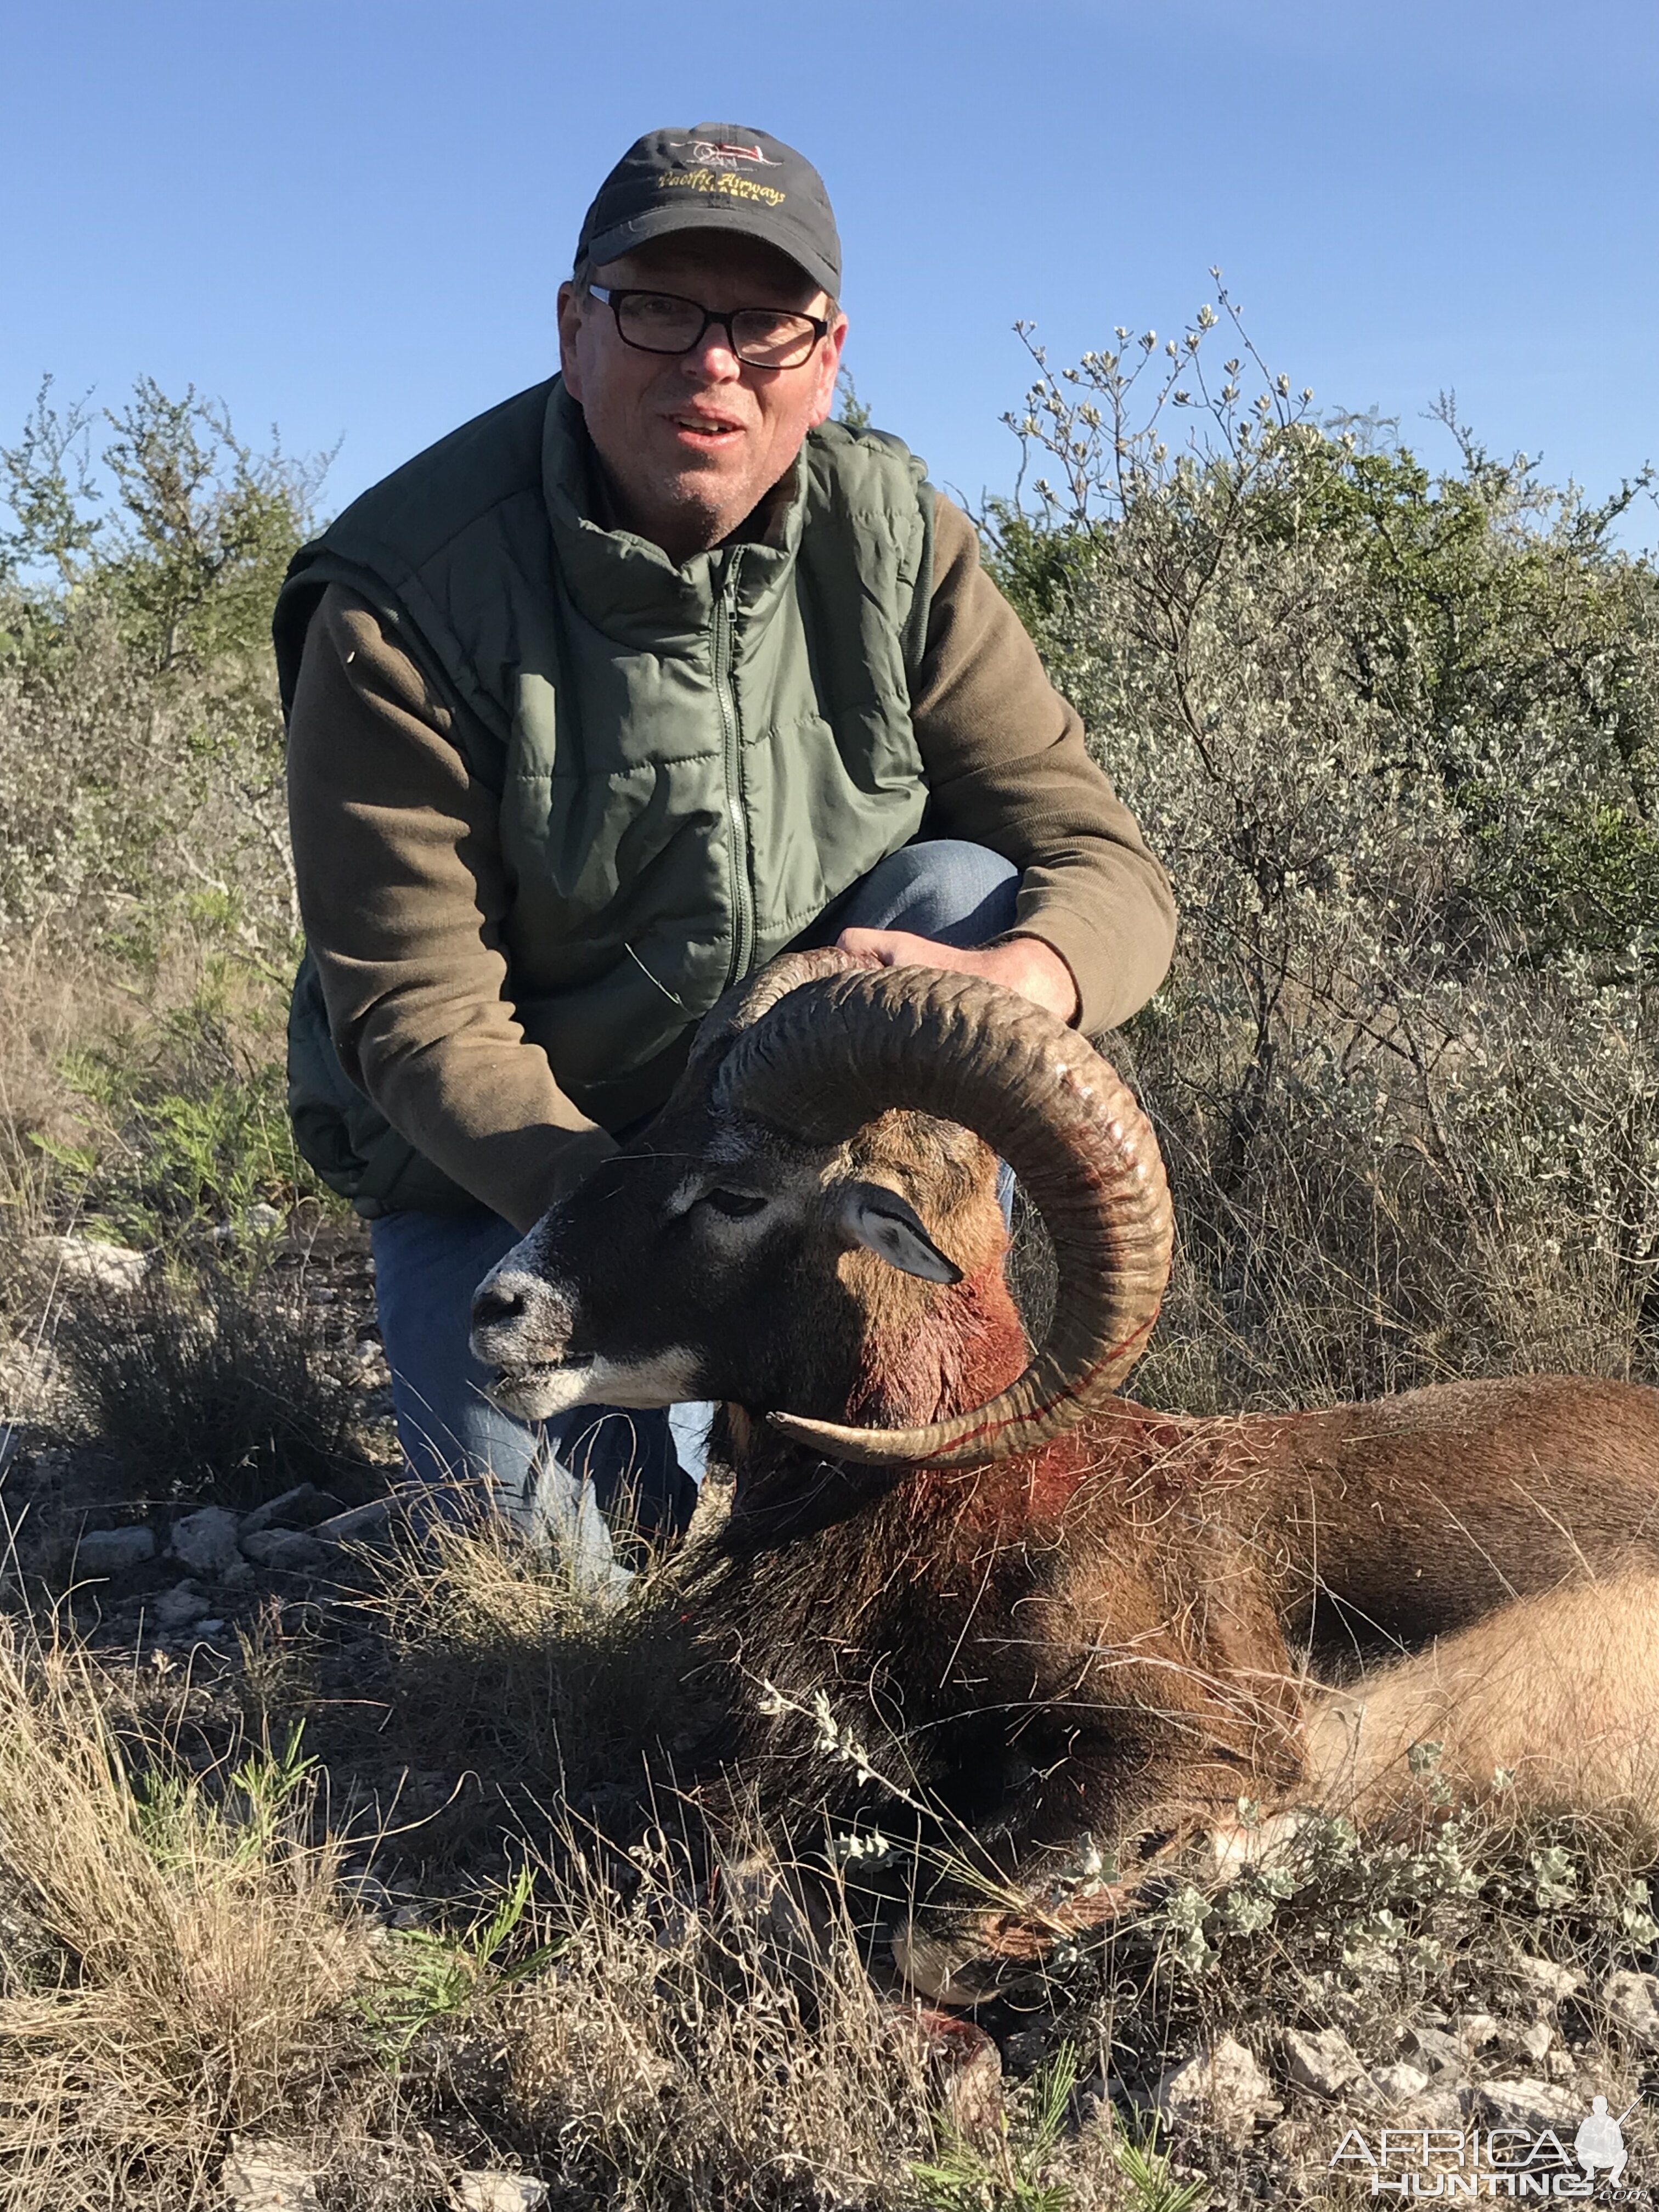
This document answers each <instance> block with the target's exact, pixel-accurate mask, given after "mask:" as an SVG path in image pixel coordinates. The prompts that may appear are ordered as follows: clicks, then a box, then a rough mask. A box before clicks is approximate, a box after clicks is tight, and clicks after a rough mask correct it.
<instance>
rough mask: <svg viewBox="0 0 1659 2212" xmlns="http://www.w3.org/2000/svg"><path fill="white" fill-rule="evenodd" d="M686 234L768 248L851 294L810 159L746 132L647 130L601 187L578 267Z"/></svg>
mask: <svg viewBox="0 0 1659 2212" xmlns="http://www.w3.org/2000/svg"><path fill="white" fill-rule="evenodd" d="M677 230H733V231H738V232H740V233H741V234H743V235H744V237H745V238H762V239H764V240H766V242H767V244H768V245H769V246H776V247H777V248H778V249H779V250H780V252H784V253H787V255H788V256H789V258H790V259H791V260H792V261H798V262H799V264H800V265H801V267H802V268H803V269H804V270H805V271H806V273H807V275H808V276H810V277H811V279H812V281H813V282H814V283H816V284H820V285H822V286H823V289H824V290H825V291H826V292H827V293H828V294H829V296H830V298H831V299H832V300H833V299H836V298H838V297H839V295H840V293H841V240H840V239H839V237H838V236H837V235H836V218H835V216H834V215H833V213H832V212H831V211H830V207H829V193H828V192H826V191H824V189H823V178H822V177H821V176H819V174H818V173H817V170H816V169H815V168H814V167H812V164H811V162H810V161H807V159H806V158H805V155H801V154H798V153H796V151H795V149H794V148H793V146H786V145H785V144H784V143H783V142H782V140H781V138H773V137H769V135H768V134H767V132H765V131H754V130H751V129H750V127H749V125H747V124H744V123H694V124H691V125H688V126H686V127H685V128H684V129H677V128H673V127H670V128H669V129H667V130H664V131H647V133H646V135H645V137H643V138H636V139H635V142H634V143H633V144H632V145H631V146H630V147H629V149H628V151H627V152H626V153H625V154H624V155H623V157H622V159H621V161H618V162H617V166H616V167H615V168H614V169H612V171H611V174H610V175H609V176H608V177H607V178H606V179H605V182H604V183H603V184H602V185H600V186H599V192H598V195H597V197H595V199H594V202H593V204H592V207H591V208H589V210H587V216H586V220H585V221H584V222H583V224H582V229H581V236H580V238H579V239H578V240H577V241H576V260H577V262H578V264H580V263H581V262H582V261H583V260H588V261H599V262H604V261H615V260H617V259H618V258H620V257H621V256H622V255H623V254H624V253H627V252H630V251H631V249H632V248H633V247H635V246H643V245H644V244H645V242H646V240H647V239H651V238H666V237H668V236H669V235H670V234H671V233H673V232H674V231H677Z"/></svg>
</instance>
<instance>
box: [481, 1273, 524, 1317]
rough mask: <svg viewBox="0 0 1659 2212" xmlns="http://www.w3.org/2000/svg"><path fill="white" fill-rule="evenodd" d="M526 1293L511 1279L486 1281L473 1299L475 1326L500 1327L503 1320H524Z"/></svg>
mask: <svg viewBox="0 0 1659 2212" xmlns="http://www.w3.org/2000/svg"><path fill="white" fill-rule="evenodd" d="M524 1312H525V1295H524V1291H523V1290H522V1289H520V1288H516V1287H514V1286H513V1284H512V1283H511V1281H510V1280H509V1281H508V1282H506V1283H485V1284H484V1285H483V1286H482V1287H481V1288H480V1289H479V1290H478V1291H477V1293H476V1294H475V1296H474V1297H473V1300H472V1326H473V1328H500V1327H501V1323H502V1322H509V1321H522V1320H523V1318H524Z"/></svg>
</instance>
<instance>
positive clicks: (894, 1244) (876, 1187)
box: [836, 1182, 962, 1283]
mask: <svg viewBox="0 0 1659 2212" xmlns="http://www.w3.org/2000/svg"><path fill="white" fill-rule="evenodd" d="M836 1201H837V1211H838V1212H839V1215H840V1218H841V1225H842V1229H843V1230H844V1231H845V1232H846V1234H847V1236H848V1237H849V1238H850V1239H851V1240H852V1242H853V1243H855V1244H862V1245H865V1246H866V1248H867V1249H869V1250H870V1251H872V1252H874V1253H877V1254H878V1255H880V1257H881V1258H882V1259H884V1260H885V1261H887V1262H888V1264H889V1266H890V1267H896V1268H898V1269H899V1270H900V1272H901V1273H903V1274H906V1275H920V1276H921V1278H922V1279H923V1280H924V1281H925V1282H929V1283H959V1282H960V1281H961V1280H962V1270H961V1268H960V1267H957V1264H956V1261H954V1260H947V1259H946V1258H945V1255H944V1253H943V1252H941V1251H940V1250H939V1246H938V1245H937V1244H935V1243H934V1242H933V1238H932V1237H930V1236H929V1235H928V1234H927V1228H926V1226H925V1225H924V1224H923V1222H922V1218H921V1215H920V1214H919V1213H918V1212H916V1209H915V1206H912V1205H911V1204H910V1202H909V1200H908V1199H903V1198H901V1197H900V1196H899V1194H898V1193H897V1192H896V1190H889V1189H887V1188H885V1186H884V1184H881V1183H878V1182H844V1183H842V1186H841V1188H840V1189H839V1191H838V1192H837V1193H836Z"/></svg>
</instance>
